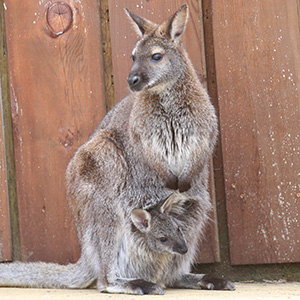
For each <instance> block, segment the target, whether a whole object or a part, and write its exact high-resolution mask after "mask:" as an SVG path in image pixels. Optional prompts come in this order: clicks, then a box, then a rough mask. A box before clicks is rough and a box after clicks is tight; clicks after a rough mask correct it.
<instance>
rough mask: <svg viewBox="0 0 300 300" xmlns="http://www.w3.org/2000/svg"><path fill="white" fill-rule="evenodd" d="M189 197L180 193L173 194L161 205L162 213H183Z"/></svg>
mask: <svg viewBox="0 0 300 300" xmlns="http://www.w3.org/2000/svg"><path fill="white" fill-rule="evenodd" d="M187 202H189V199H188V198H187V197H185V196H184V195H182V194H180V193H173V194H171V195H170V196H169V197H168V198H167V199H166V200H165V202H164V203H163V205H162V206H161V207H160V212H161V213H174V214H178V215H180V214H182V213H183V212H184V210H185V206H186V203H187Z"/></svg>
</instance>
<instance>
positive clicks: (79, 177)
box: [0, 5, 233, 294]
mask: <svg viewBox="0 0 300 300" xmlns="http://www.w3.org/2000/svg"><path fill="white" fill-rule="evenodd" d="M127 13H128V16H129V17H130V19H131V20H132V21H133V24H135V26H136V28H137V30H138V32H139V33H140V35H141V39H140V40H139V41H138V42H137V44H136V46H135V48H134V50H133V58H134V62H133V66H132V69H131V72H130V74H129V76H128V83H129V86H130V89H131V90H132V93H130V94H129V95H128V96H127V97H125V98H124V99H123V100H122V101H121V102H120V103H119V104H118V105H116V106H115V108H114V109H113V110H111V111H110V112H109V113H108V114H107V115H106V117H105V118H104V119H103V121H102V122H101V123H100V125H99V126H98V128H97V129H96V131H95V132H94V133H93V135H92V136H91V137H90V139H89V140H88V141H87V142H86V143H85V144H84V145H82V146H81V147H80V148H79V149H78V151H77V152H76V153H75V155H74V157H73V159H72V160H71V162H70V163H69V166H68V168H67V172H66V179H67V191H68V198H69V200H70V204H71V207H72V210H73V214H74V218H75V220H76V225H77V231H78V237H79V240H80V242H81V246H82V250H81V251H82V252H81V257H80V259H79V261H78V262H77V263H76V264H70V265H67V266H60V265H56V264H43V263H29V264H24V263H13V264H2V265H0V286H5V285H9V286H31V287H56V288H84V287H87V286H89V285H90V284H92V283H93V282H94V281H97V287H98V289H99V290H100V291H102V292H118V293H131V294H161V293H162V292H163V290H162V288H163V287H180V288H199V289H200V288H209V289H213V288H216V289H233V286H232V285H231V284H230V283H229V282H227V281H225V280H217V279H214V278H210V277H208V276H206V275H203V274H190V273H189V272H190V268H191V264H192V263H193V261H194V258H195V253H196V250H197V249H198V238H199V237H200V236H201V235H202V234H203V228H204V225H205V224H206V222H207V219H208V214H209V211H210V209H211V202H210V197H209V193H208V191H207V185H208V172H209V170H208V164H209V160H210V156H211V155H212V152H213V149H214V145H215V142H216V137H217V119H216V115H215V110H214V108H213V106H212V104H211V102H210V100H209V97H208V95H207V93H206V91H205V90H204V88H203V87H202V85H201V84H200V82H199V80H198V78H197V75H196V72H195V70H194V68H193V66H192V64H191V62H190V60H189V58H188V55H187V53H186V51H185V50H184V48H183V46H182V43H181V42H180V35H181V34H182V33H183V31H184V29H185V25H186V22H187V17H188V7H187V5H183V6H182V7H181V8H180V9H179V10H178V11H177V12H176V13H175V14H174V15H173V16H172V17H171V18H170V19H169V20H167V21H165V22H164V23H162V24H161V25H157V24H154V23H152V22H150V21H148V20H146V19H144V18H142V17H139V16H137V15H135V14H133V13H131V12H129V11H127ZM170 195H173V196H171V197H170V198H168V197H169V196H170ZM174 195H175V196H174ZM167 198H168V199H172V201H171V200H169V201H171V202H172V205H171V207H173V208H172V209H171V210H169V211H163V212H162V211H161V210H160V209H157V207H159V205H160V203H161V200H162V199H167ZM167 202H168V200H167ZM174 203H175V205H174ZM168 206H169V207H170V203H169V204H168ZM153 207H154V210H153ZM155 207H156V208H155ZM136 208H139V209H140V211H136V210H134V209H136ZM151 209H152V210H153V211H152V213H154V215H155V216H154V215H153V216H152V215H151V212H150V211H151ZM155 209H156V210H155ZM147 210H149V211H148V213H149V214H150V216H151V218H150V219H149V220H152V221H153V222H154V221H155V220H156V221H155V222H156V225H153V224H154V223H153V224H151V226H150V227H147V228H146V229H145V228H144V229H143V226H142V225H141V224H143V222H142V223H141V224H139V222H138V219H139V215H140V213H141V214H142V215H143V214H145V215H146V216H147V213H143V212H142V211H147ZM134 212H135V213H136V214H137V215H136V216H133V215H132V214H134ZM162 215H165V216H168V218H171V219H172V220H173V221H172V222H174V223H172V222H171V223H169V225H168V226H167V225H166V224H167V223H166V218H165V217H163V218H161V216H162ZM148 216H149V215H148ZM168 218H167V219H168ZM171 219H170V220H171ZM149 220H148V221H145V222H146V223H145V224H147V222H150V221H149ZM158 220H160V221H158ZM133 224H134V225H135V226H134V225H133ZM170 224H173V225H172V226H171V225H170ZM174 224H177V225H180V230H179V231H177V230H178V229H177V225H174ZM148 225H149V224H148ZM139 226H142V227H139ZM154 228H156V230H158V229H159V230H162V231H164V230H165V232H164V234H166V232H167V234H168V235H169V236H170V240H172V241H173V242H172V243H170V245H169V248H167V249H164V250H162V249H161V247H160V246H161V245H160V244H159V242H157V243H158V244H156V246H157V247H156V248H155V247H154V246H153V245H154V244H155V240H157V239H159V236H157V235H155V234H154V231H155V230H154ZM163 228H165V229H163ZM143 230H145V231H144V232H143ZM155 232H156V231H155ZM151 234H152V235H151ZM150 237H151V238H150ZM179 241H180V242H179ZM153 243H154V244H153ZM176 243H177V245H176V246H174V245H175V244H176ZM174 247H175V248H174ZM179 249H181V250H179ZM186 250H187V252H186Z"/></svg>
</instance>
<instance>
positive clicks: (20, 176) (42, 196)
mask: <svg viewBox="0 0 300 300" xmlns="http://www.w3.org/2000/svg"><path fill="white" fill-rule="evenodd" d="M65 3H66V4H68V5H69V7H70V9H71V11H72V13H73V15H72V17H71V18H70V19H60V21H61V22H58V23H50V25H51V26H50V25H49V24H48V25H47V21H49V20H50V19H51V21H49V22H53V21H55V18H63V17H65V15H61V14H59V12H58V14H57V15H56V16H55V11H52V12H53V13H54V15H52V16H51V18H50V17H49V16H48V15H47V9H48V7H49V6H50V5H51V3H49V1H38V0H34V1H29V2H28V1H21V2H20V1H14V0H7V1H5V7H6V10H5V14H6V28H7V38H8V53H9V70H10V79H11V106H12V112H13V113H12V114H13V125H14V142H15V156H16V172H17V183H18V201H19V202H18V203H19V215H20V234H21V246H22V259H23V260H24V261H35V260H43V261H55V262H59V263H66V262H69V261H75V260H76V259H77V258H78V255H79V246H78V243H77V237H76V231H75V228H74V224H73V218H72V216H71V212H70V210H69V208H68V204H67V202H66V200H65V181H64V173H65V169H66V166H67V164H68V161H69V160H70V158H71V157H72V155H73V153H74V151H75V150H76V149H77V147H78V146H79V145H80V144H82V143H83V142H84V141H85V140H86V139H87V137H88V136H89V135H90V134H91V133H92V131H93V129H94V128H95V127H96V125H97V123H98V122H99V121H100V120H101V118H102V117H103V115H104V112H105V105H104V101H103V91H102V89H103V88H102V70H101V59H100V57H101V48H100V46H101V43H100V41H99V39H100V28H99V27H100V26H99V8H98V4H97V1H92V2H91V1H89V2H88V3H87V2H86V1H79V0H78V1H76V0H75V1H71V0H70V1H65ZM56 8H57V7H56ZM66 9H68V6H66ZM69 21H71V24H68V22H69ZM59 26H64V27H65V29H62V30H61V32H64V31H65V32H64V33H63V34H61V32H60V27H59Z"/></svg>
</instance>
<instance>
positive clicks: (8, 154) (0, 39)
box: [0, 1, 19, 261]
mask: <svg viewBox="0 0 300 300" xmlns="http://www.w3.org/2000/svg"><path fill="white" fill-rule="evenodd" d="M4 9H5V8H4V5H3V3H2V1H0V261H8V260H12V257H13V253H12V252H13V251H12V248H13V247H12V240H11V230H10V222H9V221H10V220H9V216H10V211H9V196H11V197H12V196H13V195H12V193H10V192H11V191H12V189H15V184H12V180H13V179H15V177H14V175H15V173H14V172H13V171H14V170H12V169H14V168H12V169H10V170H9V168H10V167H11V165H10V164H11V163H13V166H14V159H13V151H12V150H13V147H12V143H13V136H12V124H11V114H10V98H9V79H8V61H7V47H6V31H5V22H4ZM12 177H14V178H12ZM9 183H10V184H9ZM14 196H15V195H14ZM11 200H12V201H13V200H14V201H16V197H15V198H14V199H11ZM16 215H17V214H16ZM15 225H16V224H15ZM15 228H16V227H15ZM17 228H18V227H17ZM16 233H17V234H18V232H16ZM17 241H18V243H17V245H15V246H19V239H18V240H17ZM17 248H18V247H17Z"/></svg>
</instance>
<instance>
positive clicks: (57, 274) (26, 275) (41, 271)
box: [0, 260, 96, 289]
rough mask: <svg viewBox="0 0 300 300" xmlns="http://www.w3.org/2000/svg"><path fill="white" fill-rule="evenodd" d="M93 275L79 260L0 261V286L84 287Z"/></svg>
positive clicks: (89, 282) (92, 279) (88, 283)
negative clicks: (60, 263)
mask: <svg viewBox="0 0 300 300" xmlns="http://www.w3.org/2000/svg"><path fill="white" fill-rule="evenodd" d="M95 279H96V278H95V276H94V275H93V273H92V271H89V270H87V266H86V265H84V264H83V263H82V261H81V260H79V261H78V262H77V263H75V264H69V265H59V264H53V263H42V262H36V263H21V262H16V263H1V264H0V286H2V287H4V286H6V287H8V286H9V287H32V288H73V289H76V288H86V287H88V286H89V285H91V284H92V283H93V281H94V280H95Z"/></svg>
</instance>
